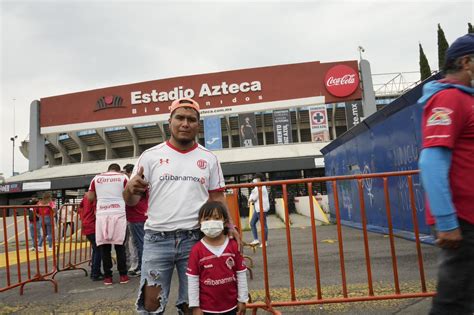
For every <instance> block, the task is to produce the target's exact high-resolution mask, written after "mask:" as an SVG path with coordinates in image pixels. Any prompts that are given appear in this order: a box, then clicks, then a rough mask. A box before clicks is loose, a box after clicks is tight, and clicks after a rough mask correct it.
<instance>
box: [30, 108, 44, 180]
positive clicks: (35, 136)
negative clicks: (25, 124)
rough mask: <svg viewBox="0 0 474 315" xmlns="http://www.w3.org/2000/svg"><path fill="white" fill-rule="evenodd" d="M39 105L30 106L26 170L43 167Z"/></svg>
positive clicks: (42, 137)
mask: <svg viewBox="0 0 474 315" xmlns="http://www.w3.org/2000/svg"><path fill="white" fill-rule="evenodd" d="M40 110H41V103H40V102H39V101H33V102H31V104H30V143H29V145H28V160H29V161H28V170H29V171H34V170H37V169H39V168H41V167H42V166H44V165H45V159H44V154H45V149H44V136H43V135H42V134H41V129H40V128H41V127H40Z"/></svg>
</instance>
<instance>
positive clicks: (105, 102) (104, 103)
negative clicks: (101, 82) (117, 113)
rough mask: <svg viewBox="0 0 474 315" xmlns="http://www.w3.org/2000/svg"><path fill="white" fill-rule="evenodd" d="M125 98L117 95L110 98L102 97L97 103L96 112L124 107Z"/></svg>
mask: <svg viewBox="0 0 474 315" xmlns="http://www.w3.org/2000/svg"><path fill="white" fill-rule="evenodd" d="M122 103H123V98H121V97H120V96H117V95H110V96H102V97H101V98H99V99H98V100H97V102H96V104H95V105H96V106H95V107H96V108H95V110H94V111H95V112H96V111H98V110H102V109H108V108H115V107H123V106H122Z"/></svg>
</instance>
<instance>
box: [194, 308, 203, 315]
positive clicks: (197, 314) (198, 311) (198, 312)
mask: <svg viewBox="0 0 474 315" xmlns="http://www.w3.org/2000/svg"><path fill="white" fill-rule="evenodd" d="M203 314H204V313H203V312H202V310H201V309H200V308H199V307H193V315H203Z"/></svg>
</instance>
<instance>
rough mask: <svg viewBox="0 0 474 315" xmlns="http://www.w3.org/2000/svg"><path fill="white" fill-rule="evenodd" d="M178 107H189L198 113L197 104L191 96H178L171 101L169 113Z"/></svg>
mask: <svg viewBox="0 0 474 315" xmlns="http://www.w3.org/2000/svg"><path fill="white" fill-rule="evenodd" d="M180 107H190V108H192V109H194V110H195V111H196V112H198V113H199V104H198V102H196V101H195V100H193V99H192V98H179V99H177V100H174V101H173V103H171V107H170V114H172V113H173V112H174V111H175V110H176V109H178V108H180Z"/></svg>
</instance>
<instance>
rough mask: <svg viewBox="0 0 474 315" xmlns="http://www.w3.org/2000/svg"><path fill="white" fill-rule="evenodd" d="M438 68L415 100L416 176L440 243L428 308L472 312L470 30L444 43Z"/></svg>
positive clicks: (473, 65)
mask: <svg viewBox="0 0 474 315" xmlns="http://www.w3.org/2000/svg"><path fill="white" fill-rule="evenodd" d="M443 72H444V74H445V78H444V79H442V80H439V81H431V82H428V83H427V84H425V85H424V86H423V96H422V97H421V98H420V100H418V103H419V104H422V105H423V118H422V136H423V150H422V152H421V154H420V160H419V166H420V171H421V179H422V181H423V187H424V189H425V191H426V193H427V195H428V201H429V205H430V210H431V213H432V215H433V217H434V223H435V226H436V244H437V245H438V246H439V247H441V252H440V256H439V272H438V284H437V294H436V296H435V297H434V298H433V305H432V307H431V310H430V314H431V315H436V314H474V272H473V270H474V206H473V205H474V176H473V175H474V97H473V94H474V34H466V35H464V36H462V37H460V38H458V39H457V40H456V41H454V42H453V44H452V45H451V46H450V47H449V48H448V50H447V51H446V60H445V65H444V68H443Z"/></svg>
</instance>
